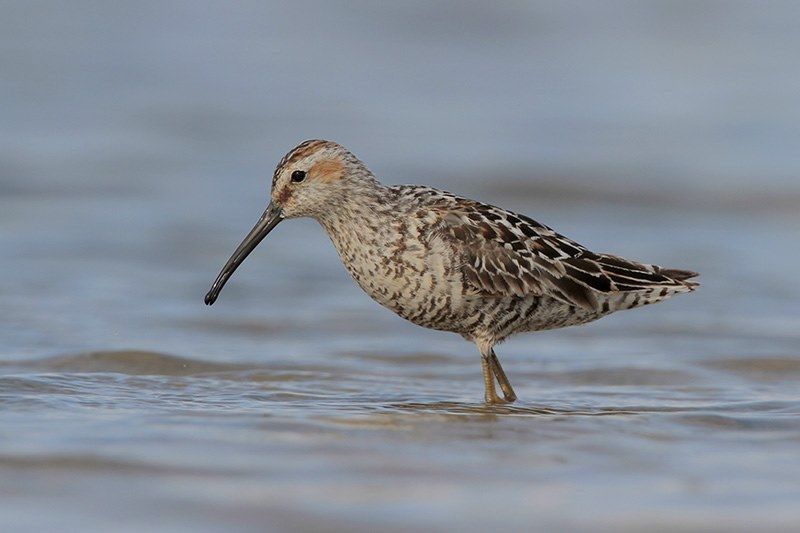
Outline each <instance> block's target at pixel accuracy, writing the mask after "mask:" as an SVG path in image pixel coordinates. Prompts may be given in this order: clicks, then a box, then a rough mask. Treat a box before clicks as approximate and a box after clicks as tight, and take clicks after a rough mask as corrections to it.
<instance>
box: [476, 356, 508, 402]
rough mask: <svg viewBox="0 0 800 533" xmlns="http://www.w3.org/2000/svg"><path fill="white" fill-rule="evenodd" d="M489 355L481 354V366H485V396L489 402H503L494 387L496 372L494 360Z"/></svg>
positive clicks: (485, 399)
mask: <svg viewBox="0 0 800 533" xmlns="http://www.w3.org/2000/svg"><path fill="white" fill-rule="evenodd" d="M489 357H490V356H489V355H483V354H481V367H482V368H483V398H484V401H485V402H486V403H487V404H489V405H493V404H498V403H503V400H502V399H500V397H499V396H498V395H497V391H496V390H495V388H494V373H493V372H492V362H491V361H490V359H489Z"/></svg>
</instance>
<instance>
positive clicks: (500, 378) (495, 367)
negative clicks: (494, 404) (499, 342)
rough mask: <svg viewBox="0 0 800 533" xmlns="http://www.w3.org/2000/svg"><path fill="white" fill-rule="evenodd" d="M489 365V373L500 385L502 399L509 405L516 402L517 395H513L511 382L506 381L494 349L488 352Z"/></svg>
mask: <svg viewBox="0 0 800 533" xmlns="http://www.w3.org/2000/svg"><path fill="white" fill-rule="evenodd" d="M489 363H490V365H491V366H490V368H491V371H492V372H493V373H494V376H495V377H496V378H497V383H499V384H500V389H501V390H502V391H503V397H504V398H505V399H506V401H507V402H509V403H511V402H513V401H514V400H516V399H517V395H516V394H515V393H514V389H513V388H512V387H511V382H510V381H508V378H507V377H506V373H505V372H504V371H503V367H502V366H500V360H499V359H498V358H497V355H495V353H494V348H492V349H491V351H490V352H489Z"/></svg>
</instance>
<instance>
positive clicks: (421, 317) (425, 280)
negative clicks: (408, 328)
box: [329, 219, 464, 331]
mask: <svg viewBox="0 0 800 533" xmlns="http://www.w3.org/2000/svg"><path fill="white" fill-rule="evenodd" d="M329 235H330V237H331V240H332V241H333V244H334V246H335V248H336V250H337V252H338V254H339V257H340V258H341V260H342V263H343V264H344V266H345V269H347V271H348V272H349V273H350V275H351V276H352V277H353V279H354V280H355V281H356V283H357V284H358V285H359V286H360V287H361V288H362V289H363V290H364V292H366V293H367V294H368V295H369V296H370V297H372V298H373V299H374V300H375V301H377V302H378V303H379V304H381V305H383V306H384V307H387V308H389V309H391V310H392V311H394V312H395V313H397V314H398V315H400V316H401V317H403V318H405V319H407V320H410V321H411V322H414V323H415V324H418V325H421V326H425V327H430V328H435V329H445V330H453V331H455V330H457V329H458V327H457V323H458V322H459V321H460V320H461V319H462V315H463V309H462V307H463V304H464V286H463V276H462V274H461V272H460V270H459V264H458V261H457V259H456V258H455V257H454V254H453V250H452V249H451V248H450V246H449V245H448V244H447V243H446V242H444V241H443V240H442V239H441V238H439V237H437V236H436V235H432V234H430V233H429V232H427V231H425V228H423V227H421V226H420V225H418V224H415V222H414V221H409V220H405V219H403V220H394V221H388V222H386V221H385V222H384V223H383V224H380V223H378V224H374V225H372V224H364V223H362V224H358V225H352V227H349V228H337V229H336V231H333V232H329Z"/></svg>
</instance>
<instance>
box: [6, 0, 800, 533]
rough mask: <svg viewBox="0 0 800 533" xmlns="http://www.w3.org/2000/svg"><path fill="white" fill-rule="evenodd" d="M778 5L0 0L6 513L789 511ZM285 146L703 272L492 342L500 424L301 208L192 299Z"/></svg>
mask: <svg viewBox="0 0 800 533" xmlns="http://www.w3.org/2000/svg"><path fill="white" fill-rule="evenodd" d="M799 21H800V5H798V4H797V3H794V2H736V1H726V2H723V1H699V2H691V3H689V2H677V1H674V2H670V1H658V2H633V1H630V2H623V1H618V2H617V1H614V2H572V1H566V2H503V3H489V2H472V1H466V2H422V1H419V2H417V1H409V2H392V3H390V2H380V3H377V2H360V1H350V2H322V1H319V2H247V1H237V2H207V1H193V2H179V1H168V2H163V1H162V2H150V1H141V2H127V3H109V2H99V1H98V2H90V1H80V2H69V3H64V2H53V1H30V2H20V1H16V2H15V1H10V2H4V3H3V4H2V16H0V67H1V68H0V265H2V276H0V296H1V297H2V298H1V301H2V303H1V304H0V306H2V307H1V308H2V310H3V318H2V320H0V340H2V343H0V527H3V526H5V527H6V528H8V529H9V530H22V529H29V530H37V529H39V530H44V529H52V528H53V527H56V526H58V527H59V528H60V529H68V530H78V529H79V530H83V531H89V530H108V529H109V528H114V529H120V530H125V529H131V530H140V529H141V528H142V527H149V528H159V529H164V530H185V529H192V530H193V531H198V530H215V529H221V528H225V529H226V530H231V529H241V530H253V529H257V530H263V529H276V530H279V529H283V530H286V529H302V530H336V529H347V530H354V529H374V528H381V529H383V530H405V529H412V528H424V529H429V530H447V529H455V528H458V529H460V530H470V529H475V530H479V529H482V530H485V529H486V528H487V527H489V526H492V527H498V528H499V527H511V528H523V527H524V528H530V527H531V526H532V525H534V526H536V527H537V528H538V529H561V530H563V529H564V528H573V529H593V528H600V529H615V530H618V529H633V530H635V529H639V528H641V527H643V526H644V525H645V524H648V525H650V526H653V525H655V526H657V527H660V528H661V529H684V530H686V529H704V530H720V531H731V530H736V529H747V528H749V527H752V526H753V525H755V524H759V525H762V526H763V525H765V524H768V525H770V526H772V528H773V529H776V530H777V529H786V530H791V529H792V528H796V527H797V524H798V523H800V511H799V510H798V508H797V505H796V503H797V501H798V498H799V497H800V485H799V483H800V482H798V479H800V475H798V474H800V466H799V465H800V457H798V454H797V450H798V444H800V427H799V426H800V424H799V423H798V420H799V419H798V414H800V401H798V399H797V390H798V384H799V382H800V355H799V354H800V333H798V332H800V285H798V283H797V277H796V270H797V268H796V265H798V264H799V263H800V246H799V245H798V243H800V208H799V207H800V158H799V157H798V153H800V126H798V124H800V65H798V50H800V32H798V31H797V27H798V22H799ZM308 138H327V139H332V140H336V141H338V142H340V143H342V144H344V145H345V146H347V147H348V148H350V149H351V150H352V151H353V152H354V153H355V154H356V155H358V156H359V157H360V158H361V159H363V160H364V161H365V162H366V164H367V165H368V166H369V167H370V168H371V169H372V170H373V171H374V172H375V173H376V175H377V176H378V177H379V178H381V179H382V181H384V182H386V183H423V184H428V185H432V186H435V187H439V188H443V189H447V190H450V191H452V192H456V193H459V194H461V195H466V196H471V197H474V198H476V199H480V200H483V201H486V202H490V203H495V204H499V205H502V206H504V207H507V208H511V209H514V210H516V211H519V212H523V213H525V214H527V215H529V216H531V217H533V218H534V219H537V220H539V221H541V222H544V223H546V224H548V225H550V226H553V227H554V228H556V229H557V230H559V231H561V232H562V233H565V234H566V235H568V236H570V237H572V238H574V239H575V240H577V241H579V242H581V243H583V244H585V245H587V246H588V247H590V248H592V249H595V250H597V251H603V252H613V253H617V254H620V255H625V256H628V257H631V258H633V259H639V260H644V261H648V262H653V263H658V264H664V265H665V266H669V267H677V268H689V269H692V270H698V271H700V272H701V273H702V278H701V282H702V283H703V287H702V288H701V290H699V291H698V292H696V293H694V294H692V295H688V296H682V297H679V298H676V299H675V300H674V301H670V302H667V303H664V304H661V305H659V306H656V307H654V308H652V309H651V308H647V309H642V310H638V311H636V312H635V313H624V314H623V313H620V314H618V315H615V316H614V317H611V318H609V319H606V320H603V321H600V322H598V323H595V324H592V325H590V326H586V327H582V328H575V329H567V330H562V331H557V332H547V333H542V334H537V335H533V336H523V337H518V338H516V339H514V340H512V341H510V342H509V343H507V344H506V345H504V346H503V347H501V349H500V350H499V351H498V353H499V355H500V357H501V359H503V361H504V366H505V367H506V370H507V372H508V373H509V376H510V378H511V380H512V382H513V383H514V384H515V387H516V389H517V393H518V395H519V396H520V398H521V400H520V402H519V403H518V404H516V405H515V406H514V407H513V408H501V409H499V410H487V409H485V408H484V407H483V406H482V405H481V404H480V400H481V398H482V383H481V379H480V368H479V360H478V358H477V354H476V353H473V347H472V346H471V345H469V344H468V343H465V342H464V341H463V340H461V339H460V338H458V337H456V336H453V335H448V334H444V333H436V332H431V331H426V330H422V329H420V328H416V327H414V326H412V325H410V324H407V323H405V322H403V321H401V320H400V319H398V318H396V317H394V316H393V315H392V314H391V313H390V312H389V311H386V310H384V309H381V308H379V307H378V306H377V304H375V303H373V302H371V301H370V300H369V298H368V297H367V296H365V295H363V294H362V293H361V292H360V291H359V289H358V288H357V287H356V286H355V285H354V284H353V283H352V281H350V280H349V278H348V277H347V275H346V274H345V272H344V270H343V268H342V267H341V265H340V263H339V261H338V258H337V257H336V254H335V252H334V250H333V248H332V246H331V245H330V244H329V243H328V241H327V237H326V236H325V235H324V234H323V232H322V231H321V229H320V228H319V227H317V225H316V223H314V222H312V221H293V222H292V223H290V224H285V225H281V227H280V228H279V229H278V230H276V231H275V232H274V233H273V234H272V235H270V238H269V239H268V240H267V241H265V242H264V243H263V244H262V245H261V247H260V248H259V249H258V250H257V251H256V252H255V253H254V254H253V255H252V256H251V257H250V258H249V259H248V261H247V262H246V264H245V265H244V266H243V267H242V268H240V269H239V271H238V272H237V274H236V276H235V277H234V278H233V279H232V280H231V282H230V283H229V284H228V286H227V287H226V289H225V291H224V292H223V294H222V296H221V298H220V301H219V302H218V304H216V305H215V306H214V307H213V308H207V307H205V306H204V305H203V302H202V298H203V295H204V293H205V291H206V290H207V289H208V286H209V285H210V283H211V281H213V279H214V277H215V276H216V274H217V272H218V270H219V268H220V267H221V266H222V264H223V263H224V261H225V260H226V259H227V257H228V255H229V253H230V252H231V251H232V250H233V248H234V247H235V245H236V244H237V243H238V242H239V240H240V239H241V238H242V237H243V236H244V234H245V233H246V232H247V230H248V229H249V228H250V227H251V225H252V223H253V222H254V221H255V220H256V218H257V217H258V215H259V214H260V213H261V212H262V210H263V208H264V206H265V205H266V202H267V199H268V187H269V180H270V177H271V174H272V171H273V169H274V167H275V165H276V163H277V161H278V160H279V159H280V158H281V157H282V155H283V154H284V153H285V152H286V151H288V150H289V149H290V148H292V147H293V146H294V145H295V144H297V143H298V142H300V141H302V140H304V139H308ZM600 415H609V416H600Z"/></svg>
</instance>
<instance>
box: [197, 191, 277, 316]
mask: <svg viewBox="0 0 800 533" xmlns="http://www.w3.org/2000/svg"><path fill="white" fill-rule="evenodd" d="M281 220H283V214H282V213H281V209H280V207H278V206H276V205H275V204H274V203H272V202H270V203H269V206H267V210H266V211H264V214H263V215H261V218H259V219H258V222H256V225H255V226H253V229H251V230H250V233H248V234H247V237H245V238H244V240H243V241H242V243H241V244H240V245H239V246H238V247H237V248H236V250H234V252H233V255H231V258H230V259H228V262H227V263H225V266H224V267H222V270H221V271H220V273H219V276H217V279H216V280H214V284H213V285H211V290H209V291H208V294H206V299H205V302H206V305H211V304H213V303H214V302H216V301H217V297H218V296H219V293H220V291H221V290H222V287H224V286H225V282H227V281H228V278H230V277H231V275H233V273H234V272H235V271H236V269H237V268H238V267H239V265H241V264H242V262H243V261H244V260H245V258H246V257H247V256H248V255H249V254H250V252H252V251H253V250H254V249H255V247H256V246H258V243H260V242H261V241H262V240H264V237H266V236H267V234H268V233H269V232H270V231H272V229H273V228H274V227H275V226H277V225H278V223H279V222H280V221H281Z"/></svg>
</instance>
